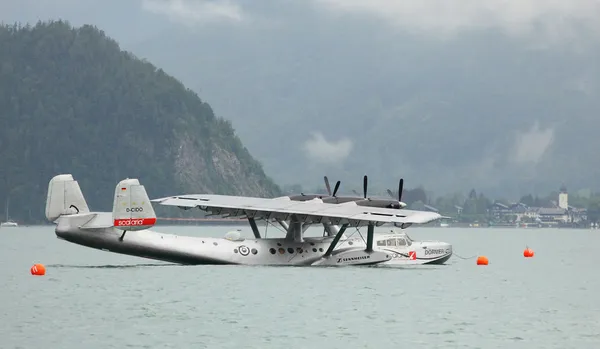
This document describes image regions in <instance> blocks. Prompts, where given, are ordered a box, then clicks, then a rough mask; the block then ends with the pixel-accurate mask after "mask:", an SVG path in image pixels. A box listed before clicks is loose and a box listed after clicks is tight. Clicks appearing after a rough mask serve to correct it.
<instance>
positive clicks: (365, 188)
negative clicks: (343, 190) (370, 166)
mask: <svg viewBox="0 0 600 349" xmlns="http://www.w3.org/2000/svg"><path fill="white" fill-rule="evenodd" d="M363 193H364V198H365V199H366V198H367V175H365V176H364V177H363Z"/></svg>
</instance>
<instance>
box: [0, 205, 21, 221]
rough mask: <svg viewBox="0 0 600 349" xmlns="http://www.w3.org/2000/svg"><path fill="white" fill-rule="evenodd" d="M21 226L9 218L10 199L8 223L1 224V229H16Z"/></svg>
mask: <svg viewBox="0 0 600 349" xmlns="http://www.w3.org/2000/svg"><path fill="white" fill-rule="evenodd" d="M18 226H19V225H18V224H17V222H15V221H13V220H11V219H10V218H8V199H6V221H5V222H2V223H0V227H2V228H16V227H18Z"/></svg>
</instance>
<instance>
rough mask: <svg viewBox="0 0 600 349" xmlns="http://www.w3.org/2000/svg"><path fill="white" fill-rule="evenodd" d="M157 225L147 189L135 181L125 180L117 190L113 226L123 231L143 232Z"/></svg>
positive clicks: (118, 185) (133, 179)
mask: <svg viewBox="0 0 600 349" xmlns="http://www.w3.org/2000/svg"><path fill="white" fill-rule="evenodd" d="M154 224H156V214H155V213H154V208H153V207H152V203H151V202H150V199H149V198H148V194H147V193H146V189H145V188H144V186H143V185H141V184H140V182H139V181H138V180H137V179H135V178H132V179H124V180H122V181H120V182H119V184H117V187H116V188H115V197H114V203H113V226H114V227H115V228H118V229H121V230H143V229H148V228H150V227H151V226H153V225H154Z"/></svg>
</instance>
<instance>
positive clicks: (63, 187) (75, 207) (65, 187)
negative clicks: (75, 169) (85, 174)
mask: <svg viewBox="0 0 600 349" xmlns="http://www.w3.org/2000/svg"><path fill="white" fill-rule="evenodd" d="M88 212H90V209H89V207H88V205H87V203H86V202H85V198H84V197H83V193H82V192H81V188H79V183H77V181H76V180H74V179H73V176H72V175H70V174H61V175H57V176H54V177H53V178H52V179H51V180H50V183H49V184H48V196H47V198H46V218H47V219H48V220H49V221H51V222H54V221H55V220H56V219H58V217H60V216H62V215H68V214H77V213H88Z"/></svg>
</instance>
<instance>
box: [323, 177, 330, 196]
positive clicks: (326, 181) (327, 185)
mask: <svg viewBox="0 0 600 349" xmlns="http://www.w3.org/2000/svg"><path fill="white" fill-rule="evenodd" d="M323 178H324V179H325V188H327V193H329V196H331V187H330V186H329V179H328V178H327V176H325V177H323Z"/></svg>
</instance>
